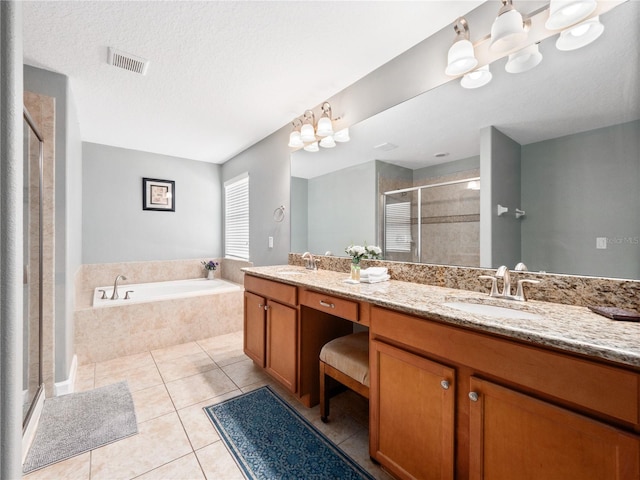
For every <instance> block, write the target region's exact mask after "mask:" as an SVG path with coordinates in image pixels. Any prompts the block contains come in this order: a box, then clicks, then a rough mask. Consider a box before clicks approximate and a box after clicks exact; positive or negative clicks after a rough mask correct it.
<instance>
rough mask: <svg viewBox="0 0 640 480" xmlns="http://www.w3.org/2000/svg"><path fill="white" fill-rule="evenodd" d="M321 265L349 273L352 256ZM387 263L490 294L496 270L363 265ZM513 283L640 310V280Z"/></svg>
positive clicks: (549, 278) (410, 278)
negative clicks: (529, 284)
mask: <svg viewBox="0 0 640 480" xmlns="http://www.w3.org/2000/svg"><path fill="white" fill-rule="evenodd" d="M317 258H319V259H320V268H321V269H324V270H333V271H336V272H345V273H346V272H348V271H349V269H350V268H351V262H350V259H349V258H345V257H328V256H317ZM289 264H290V265H298V266H304V261H303V260H302V258H301V255H300V254H297V253H290V254H289ZM370 266H385V267H387V268H388V269H389V275H391V278H392V279H394V280H402V281H404V282H413V283H420V284H423V285H434V286H437V287H447V288H455V289H460V290H470V291H474V292H483V293H489V291H490V287H491V284H490V282H489V281H487V280H480V279H478V277H479V276H480V275H492V274H494V273H495V270H489V269H485V268H475V267H456V266H448V265H430V264H421V263H405V262H389V261H384V260H363V261H362V268H367V267H370ZM511 273H512V276H511V284H512V285H513V286H514V288H515V285H516V282H517V280H518V279H519V278H528V279H533V280H540V284H539V285H534V286H525V291H526V293H527V297H528V298H529V299H531V300H540V301H544V302H552V303H560V304H564V305H575V306H582V307H586V306H590V305H599V306H611V307H619V308H627V309H631V310H637V311H640V281H638V280H623V279H613V278H602V277H583V276H577V275H558V274H551V273H544V274H542V273H535V272H511Z"/></svg>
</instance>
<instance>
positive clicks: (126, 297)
mask: <svg viewBox="0 0 640 480" xmlns="http://www.w3.org/2000/svg"><path fill="white" fill-rule="evenodd" d="M130 293H133V290H127V291H126V292H125V294H124V299H125V300H129V299H130V298H131V297H130V296H129V294H130Z"/></svg>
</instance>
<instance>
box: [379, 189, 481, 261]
mask: <svg viewBox="0 0 640 480" xmlns="http://www.w3.org/2000/svg"><path fill="white" fill-rule="evenodd" d="M472 181H480V177H469V178H463V179H461V180H450V181H448V182H440V183H431V184H428V185H420V186H417V187H408V188H400V189H398V190H389V191H388V192H383V193H382V235H381V239H382V254H383V256H384V257H386V256H387V195H395V194H398V193H408V192H415V191H417V192H418V200H417V202H418V205H417V217H418V218H417V220H418V221H417V223H416V228H417V231H416V236H417V249H416V250H417V251H416V257H417V261H416V263H424V262H423V261H422V190H423V189H426V188H435V187H446V186H447V185H456V184H459V183H468V182H472Z"/></svg>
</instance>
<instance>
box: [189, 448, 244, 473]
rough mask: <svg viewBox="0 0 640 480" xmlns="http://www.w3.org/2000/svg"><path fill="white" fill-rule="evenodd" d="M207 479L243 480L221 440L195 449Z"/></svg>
mask: <svg viewBox="0 0 640 480" xmlns="http://www.w3.org/2000/svg"><path fill="white" fill-rule="evenodd" d="M196 455H197V456H198V460H199V461H200V465H201V466H202V469H203V470H204V474H205V476H206V477H207V480H219V479H224V480H235V479H238V480H243V479H244V475H242V472H241V471H240V469H239V468H238V465H236V462H235V461H234V459H233V457H232V456H231V454H230V453H229V451H228V450H227V448H226V447H225V446H224V444H223V443H222V442H216V443H212V444H211V445H208V446H206V447H204V448H201V449H200V450H196Z"/></svg>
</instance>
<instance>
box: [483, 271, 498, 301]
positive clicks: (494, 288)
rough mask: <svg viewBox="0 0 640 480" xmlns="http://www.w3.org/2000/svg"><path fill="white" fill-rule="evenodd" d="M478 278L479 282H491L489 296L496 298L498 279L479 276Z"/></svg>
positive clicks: (490, 276) (489, 276)
mask: <svg viewBox="0 0 640 480" xmlns="http://www.w3.org/2000/svg"><path fill="white" fill-rule="evenodd" d="M478 278H479V279H481V280H491V293H489V296H490V297H497V296H498V277H496V276H492V275H480V276H479V277H478Z"/></svg>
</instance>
